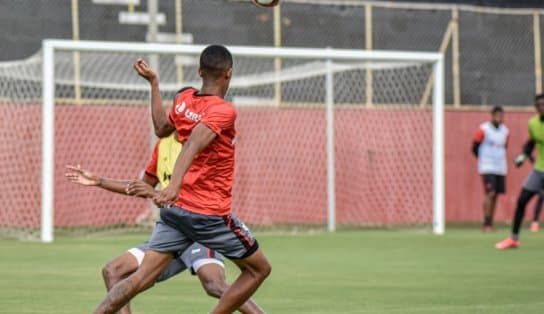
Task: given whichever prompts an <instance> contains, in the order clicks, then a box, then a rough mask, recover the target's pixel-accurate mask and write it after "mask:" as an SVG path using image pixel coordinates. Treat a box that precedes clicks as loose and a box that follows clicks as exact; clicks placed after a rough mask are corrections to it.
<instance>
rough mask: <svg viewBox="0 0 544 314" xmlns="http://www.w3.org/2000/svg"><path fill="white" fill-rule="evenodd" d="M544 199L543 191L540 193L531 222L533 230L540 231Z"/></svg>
mask: <svg viewBox="0 0 544 314" xmlns="http://www.w3.org/2000/svg"><path fill="white" fill-rule="evenodd" d="M543 201H544V198H543V195H542V193H540V194H539V195H538V200H537V202H536V205H535V211H534V214H533V221H532V223H531V231H532V232H538V229H539V227H540V226H539V221H540V213H541V212H542V203H543Z"/></svg>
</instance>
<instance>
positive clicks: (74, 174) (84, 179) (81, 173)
mask: <svg viewBox="0 0 544 314" xmlns="http://www.w3.org/2000/svg"><path fill="white" fill-rule="evenodd" d="M66 169H68V172H66V173H65V174H64V176H65V177H66V178H67V179H68V181H70V182H72V183H77V184H81V185H85V186H97V185H99V184H100V178H99V177H97V176H95V175H94V174H92V173H91V172H90V171H87V170H84V169H81V166H80V165H77V167H76V166H70V165H67V166H66Z"/></svg>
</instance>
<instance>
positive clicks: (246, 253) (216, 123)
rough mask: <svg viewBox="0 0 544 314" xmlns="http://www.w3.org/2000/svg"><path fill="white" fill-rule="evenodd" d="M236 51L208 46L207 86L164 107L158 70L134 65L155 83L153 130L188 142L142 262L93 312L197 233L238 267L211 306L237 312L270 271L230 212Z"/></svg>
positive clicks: (108, 307)
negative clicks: (230, 98)
mask: <svg viewBox="0 0 544 314" xmlns="http://www.w3.org/2000/svg"><path fill="white" fill-rule="evenodd" d="M232 64H233V61H232V56H231V54H230V52H229V51H228V50H227V49H226V48H225V47H223V46H220V45H212V46H208V47H206V49H204V51H203V52H202V53H201V55H200V66H199V69H198V74H199V75H200V77H201V78H202V88H201V89H200V90H196V89H194V88H185V89H183V90H181V91H180V92H179V93H178V94H177V95H176V97H175V99H174V104H173V106H172V109H171V111H170V114H169V115H167V114H166V112H165V111H164V108H163V107H162V99H161V96H160V90H159V79H158V76H157V74H156V73H155V72H154V71H153V70H152V69H150V68H149V67H148V65H147V64H146V63H145V62H144V61H143V60H141V59H139V60H137V61H136V63H135V65H134V67H135V69H136V71H137V72H138V74H139V75H140V76H142V77H143V78H145V79H146V80H147V81H148V82H149V83H150V85H151V105H152V110H151V111H152V117H153V125H154V127H155V133H156V134H157V135H158V136H159V137H163V136H165V135H168V134H170V133H172V132H173V131H174V130H176V131H177V132H178V138H179V140H180V141H181V143H182V144H183V145H184V146H183V150H182V152H181V154H180V155H179V157H178V160H177V161H176V165H175V167H174V173H173V175H172V180H171V181H170V185H168V187H166V189H164V190H162V191H161V192H160V193H159V195H158V196H156V197H154V200H155V202H156V203H159V204H167V206H166V207H165V208H161V220H159V221H158V222H157V225H156V226H155V230H154V231H153V235H152V236H151V239H150V241H149V246H150V249H149V250H147V251H146V252H145V257H144V260H143V262H142V265H141V266H140V267H139V268H138V270H137V271H136V272H135V273H134V274H132V275H130V276H129V277H128V278H126V279H125V280H122V281H120V282H119V283H117V284H116V285H115V286H114V287H113V288H112V289H111V290H110V291H109V293H108V295H107V296H106V298H105V299H104V301H103V302H102V303H101V304H100V305H99V306H98V308H97V309H96V311H95V313H115V312H116V311H117V310H119V309H120V308H121V307H122V306H123V305H125V304H126V303H127V302H128V301H129V300H130V299H131V298H132V297H134V296H135V295H136V294H138V293H139V292H141V291H144V290H146V289H148V288H149V287H151V286H152V285H153V283H154V282H155V280H156V278H157V277H158V276H159V275H160V274H161V273H162V272H163V271H164V270H165V269H167V267H168V265H169V264H170V263H171V261H172V258H173V256H174V254H175V253H176V252H178V251H184V250H185V249H187V247H188V246H190V245H191V244H192V243H194V242H195V241H197V242H199V243H201V244H203V245H205V246H207V247H209V248H211V249H213V250H217V251H218V252H219V253H221V254H222V255H224V256H225V257H228V258H229V259H231V260H232V261H233V262H234V263H235V264H236V265H238V267H239V268H240V270H241V273H240V275H239V276H238V278H237V279H236V281H235V282H234V283H233V284H232V286H231V287H230V288H229V289H228V290H227V291H226V292H225V293H224V294H223V295H222V296H221V299H220V300H219V303H218V304H217V306H216V307H215V308H214V309H213V311H212V312H211V313H212V314H227V313H232V312H234V311H235V310H236V309H237V308H238V307H239V306H240V305H241V304H243V303H244V302H245V301H246V300H247V299H249V298H250V297H251V295H252V294H253V293H254V292H255V291H256V290H257V288H258V287H259V286H260V285H261V284H262V282H263V281H264V280H265V279H266V278H267V277H268V275H269V274H270V272H271V266H270V264H269V262H268V260H267V259H266V257H265V256H264V254H263V252H262V250H261V249H260V248H259V244H258V243H257V241H256V239H255V238H254V237H253V234H252V233H251V231H250V230H249V229H248V228H247V227H246V226H245V225H244V224H243V223H242V222H241V221H240V220H238V219H237V218H236V217H235V216H234V215H233V214H232V213H231V197H232V196H231V192H232V183H233V178H234V147H235V143H236V140H235V136H236V130H235V127H234V123H235V120H236V109H235V108H234V107H233V106H232V105H231V104H230V103H228V102H227V101H225V100H224V99H223V98H224V96H225V94H226V93H227V90H228V87H229V83H230V80H231V77H232Z"/></svg>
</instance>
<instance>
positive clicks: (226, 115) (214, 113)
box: [201, 103, 236, 134]
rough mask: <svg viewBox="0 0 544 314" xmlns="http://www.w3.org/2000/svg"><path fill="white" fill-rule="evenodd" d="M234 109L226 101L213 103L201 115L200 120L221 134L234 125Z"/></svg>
mask: <svg viewBox="0 0 544 314" xmlns="http://www.w3.org/2000/svg"><path fill="white" fill-rule="evenodd" d="M235 120H236V110H235V109H234V108H233V107H232V106H231V105H229V104H228V103H224V104H217V105H213V106H212V107H211V108H210V109H209V110H208V111H207V112H206V114H205V115H204V116H203V117H202V120H201V122H202V123H204V124H205V125H206V126H207V127H209V128H210V129H211V130H212V131H213V132H214V133H216V134H221V132H223V131H224V130H227V129H231V128H233V127H234V121H235Z"/></svg>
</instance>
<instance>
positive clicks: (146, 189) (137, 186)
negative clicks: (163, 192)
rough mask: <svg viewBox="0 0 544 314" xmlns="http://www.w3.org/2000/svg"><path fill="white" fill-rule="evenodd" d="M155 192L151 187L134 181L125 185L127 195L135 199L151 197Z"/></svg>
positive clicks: (139, 181)
mask: <svg viewBox="0 0 544 314" xmlns="http://www.w3.org/2000/svg"><path fill="white" fill-rule="evenodd" d="M156 193H157V192H156V191H155V190H154V189H153V188H152V187H151V185H149V184H147V183H145V182H143V181H141V180H134V181H132V182H130V183H129V184H128V185H127V194H128V195H132V196H136V197H144V198H148V197H153V196H155V194H156Z"/></svg>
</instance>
